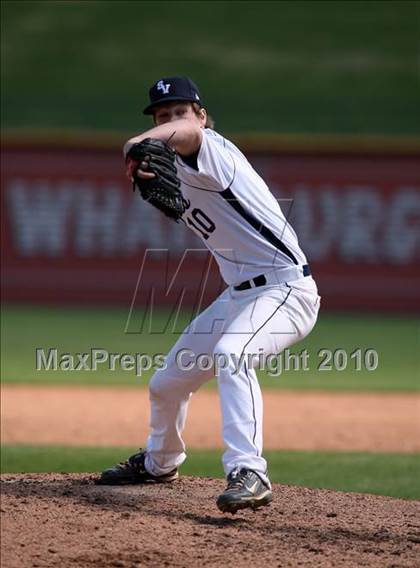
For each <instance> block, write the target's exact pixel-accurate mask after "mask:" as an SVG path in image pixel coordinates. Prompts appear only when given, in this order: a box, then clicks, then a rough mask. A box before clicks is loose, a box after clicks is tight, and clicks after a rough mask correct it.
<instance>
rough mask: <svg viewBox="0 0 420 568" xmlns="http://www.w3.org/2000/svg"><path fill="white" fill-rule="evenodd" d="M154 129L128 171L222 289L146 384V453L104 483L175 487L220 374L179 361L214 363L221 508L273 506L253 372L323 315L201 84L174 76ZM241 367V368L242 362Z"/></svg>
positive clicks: (151, 109)
mask: <svg viewBox="0 0 420 568" xmlns="http://www.w3.org/2000/svg"><path fill="white" fill-rule="evenodd" d="M149 94H150V104H149V106H147V108H146V109H145V111H144V113H145V114H149V115H152V117H153V121H154V127H153V128H151V129H150V130H148V131H147V132H144V133H143V134H140V135H139V136H136V137H135V138H132V139H130V140H129V141H128V142H127V143H126V144H125V146H124V156H125V160H126V167H127V175H128V177H129V179H130V180H131V181H132V182H133V185H134V187H135V188H137V189H138V190H139V192H140V195H141V196H142V198H143V199H145V200H146V201H147V202H148V203H149V205H148V206H155V207H157V208H159V209H160V210H161V211H162V212H163V213H164V214H165V215H167V216H169V217H170V218H172V219H174V220H175V221H177V222H179V223H183V224H184V225H185V226H186V227H188V228H189V229H191V230H192V231H194V233H195V234H196V235H197V236H198V237H199V238H201V239H202V241H203V243H204V244H205V246H206V247H207V248H208V249H209V250H210V251H211V253H212V254H213V255H214V257H215V259H216V261H217V263H218V266H219V268H220V272H221V275H222V277H223V279H224V281H225V282H226V284H227V288H226V289H225V290H224V291H223V293H222V294H221V295H220V296H219V297H218V298H217V299H216V300H215V301H214V302H213V303H212V304H211V305H210V306H209V307H208V308H207V309H206V310H204V311H203V312H202V313H201V314H200V315H199V316H198V317H197V318H196V319H195V320H194V321H193V322H191V323H190V324H189V325H188V327H187V328H186V329H185V330H184V332H183V334H182V335H181V336H180V338H179V339H178V341H177V342H176V344H175V345H174V346H173V348H172V349H171V351H170V352H169V354H168V355H167V359H166V368H164V369H159V370H157V371H156V372H155V374H154V375H153V377H152V379H151V381H150V387H149V388H150V401H151V423H150V427H151V429H150V435H149V437H148V440H147V447H146V449H145V450H140V451H139V452H138V453H137V454H135V455H133V456H131V457H130V458H128V460H127V461H126V462H124V463H120V464H118V465H116V466H114V467H111V468H109V469H107V470H105V471H104V472H103V473H102V475H101V477H100V478H99V479H98V480H97V483H101V484H127V483H149V482H160V483H162V482H171V481H173V480H175V479H176V478H177V477H178V468H179V466H180V465H181V464H182V463H183V461H184V460H185V458H186V453H185V450H186V448H185V444H184V442H183V439H182V432H183V430H184V426H185V421H186V417H187V409H188V403H189V400H190V397H191V394H192V393H194V392H195V391H197V389H198V388H199V387H200V386H201V385H202V384H203V383H205V382H206V381H209V380H210V379H211V378H212V377H213V376H214V370H213V369H210V370H205V371H204V370H200V368H199V367H198V366H197V365H195V366H190V367H189V368H188V370H186V369H185V368H180V365H179V364H178V358H177V354H178V353H179V352H180V351H182V350H183V349H188V350H189V352H193V353H195V354H196V355H199V354H202V353H206V354H209V355H211V356H212V357H219V361H220V360H222V361H223V362H224V363H225V364H223V365H221V366H220V369H219V373H218V376H217V380H218V387H219V395H220V402H221V411H222V421H223V439H224V444H225V452H224V455H223V466H224V470H225V473H226V476H227V487H226V490H225V491H224V492H223V493H222V494H221V495H220V496H219V497H218V499H217V506H218V508H219V509H220V510H221V511H223V512H230V513H236V511H237V510H239V509H244V508H248V507H250V508H253V509H256V508H258V507H261V506H264V505H267V504H268V503H270V501H271V500H272V490H271V484H270V480H269V477H268V472H267V462H266V460H265V459H264V457H263V455H262V451H263V433H262V432H263V400H262V395H261V389H260V386H259V383H258V379H257V375H256V372H255V368H256V367H257V364H258V361H259V360H261V359H260V357H261V354H264V355H265V356H268V355H273V354H278V353H281V352H282V351H283V350H284V349H286V348H288V347H290V346H291V345H293V344H294V343H296V342H298V341H300V340H302V339H303V338H304V337H306V336H307V335H308V334H309V333H310V331H311V330H312V328H313V327H314V325H315V323H316V320H317V316H318V310H319V300H320V297H319V295H318V291H317V286H316V284H315V281H314V279H313V278H312V276H311V270H310V267H309V265H308V261H307V259H306V257H305V254H304V253H303V251H302V249H301V248H300V246H299V243H298V239H297V236H296V234H295V232H294V230H293V228H292V227H291V226H290V224H289V223H288V222H287V220H286V218H285V216H284V214H283V212H282V210H281V207H280V205H279V203H278V202H277V200H276V199H275V198H274V196H273V195H272V194H271V192H270V190H269V188H268V187H267V185H266V183H265V182H264V180H263V179H262V178H261V177H260V176H259V175H258V173H257V172H256V171H255V170H254V169H253V167H252V165H251V164H250V163H249V162H248V160H247V159H246V158H245V156H244V155H243V154H242V153H241V151H240V150H239V149H238V148H237V147H236V146H235V145H234V144H233V143H232V142H230V141H229V140H227V139H226V138H224V137H223V136H221V135H220V134H218V133H217V132H215V131H214V130H213V129H212V123H211V119H210V118H209V116H208V115H207V112H206V110H205V108H204V105H203V102H202V100H201V96H200V93H199V90H198V88H197V86H196V85H195V84H194V83H193V81H191V80H190V79H189V78H187V77H167V78H163V79H160V80H159V81H157V82H156V83H155V84H154V85H153V87H152V88H151V89H150V92H149ZM238 361H239V363H240V364H239V365H238Z"/></svg>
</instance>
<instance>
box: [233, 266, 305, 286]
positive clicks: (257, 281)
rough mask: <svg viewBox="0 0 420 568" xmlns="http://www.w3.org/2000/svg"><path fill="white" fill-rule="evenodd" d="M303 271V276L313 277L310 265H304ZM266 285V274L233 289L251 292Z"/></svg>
mask: <svg viewBox="0 0 420 568" xmlns="http://www.w3.org/2000/svg"><path fill="white" fill-rule="evenodd" d="M302 270H303V276H310V275H311V269H310V267H309V264H304V265H303V266H302ZM266 284H267V278H266V277H265V276H264V274H260V275H259V276H256V277H255V278H252V279H251V280H245V282H241V283H240V284H238V285H237V286H234V287H233V289H234V290H238V291H241V290H249V289H250V288H258V287H259V286H265V285H266Z"/></svg>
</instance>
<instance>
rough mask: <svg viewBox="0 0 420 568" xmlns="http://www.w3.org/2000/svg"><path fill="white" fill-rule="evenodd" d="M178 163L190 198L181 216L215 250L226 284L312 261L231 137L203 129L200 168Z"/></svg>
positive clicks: (183, 191) (184, 186)
mask: <svg viewBox="0 0 420 568" xmlns="http://www.w3.org/2000/svg"><path fill="white" fill-rule="evenodd" d="M176 164H177V170H178V175H179V178H180V180H181V190H182V193H183V195H184V197H185V199H186V200H187V202H188V204H189V206H188V209H187V210H186V211H185V213H184V215H183V218H182V220H183V221H184V222H185V224H186V225H187V226H188V227H189V228H190V229H192V230H193V231H194V232H195V233H196V234H197V235H198V236H199V237H200V238H201V239H202V240H203V242H204V244H205V245H206V247H207V248H208V249H209V250H210V251H211V252H212V253H213V255H214V256H215V259H216V261H217V263H218V265H219V268H220V272H221V275H222V277H223V279H224V280H225V282H226V284H228V285H237V284H239V283H240V282H242V281H244V280H249V279H251V278H255V277H256V276H258V275H260V274H266V273H268V272H270V271H272V270H277V269H282V268H286V267H290V266H296V265H304V264H306V263H307V261H306V258H305V255H304V253H303V252H302V250H301V248H300V247H299V243H298V239H297V236H296V233H295V232H294V230H293V229H292V227H291V226H290V224H289V223H288V222H287V219H286V217H285V215H284V214H283V211H282V210H281V207H280V205H279V203H278V201H277V200H276V198H275V197H274V196H273V195H272V193H271V192H270V190H269V188H268V187H267V184H266V183H265V182H264V180H263V179H262V178H261V177H260V176H259V175H258V173H257V172H256V171H255V170H254V168H253V167H252V166H251V164H250V163H249V162H248V160H247V159H246V158H245V156H244V155H243V154H242V152H241V151H240V150H239V149H238V148H237V147H236V146H235V145H234V144H233V143H232V142H230V141H229V140H226V139H225V138H223V136H221V135H220V134H218V133H217V132H215V131H214V130H211V129H204V130H203V140H202V143H201V147H200V150H199V152H198V157H197V167H198V171H197V170H196V169H194V168H193V167H191V166H190V165H188V164H187V163H186V162H184V161H183V160H182V158H181V157H180V156H177V161H176Z"/></svg>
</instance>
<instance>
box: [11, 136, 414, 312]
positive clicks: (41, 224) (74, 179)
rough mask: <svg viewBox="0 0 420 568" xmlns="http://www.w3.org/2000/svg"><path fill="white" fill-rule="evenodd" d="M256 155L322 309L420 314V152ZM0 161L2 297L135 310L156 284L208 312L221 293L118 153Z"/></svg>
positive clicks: (201, 253) (199, 254)
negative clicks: (137, 187) (135, 186)
mask: <svg viewBox="0 0 420 568" xmlns="http://www.w3.org/2000/svg"><path fill="white" fill-rule="evenodd" d="M248 158H249V159H250V161H251V162H252V163H253V165H254V166H255V168H256V169H257V171H259V172H260V173H261V174H262V176H263V177H264V179H265V180H266V181H267V183H268V185H269V186H270V187H271V189H272V191H273V193H274V194H275V195H276V196H277V197H278V198H279V199H281V205H282V207H283V210H284V211H285V213H286V214H287V215H288V218H289V220H290V221H291V223H292V224H293V226H294V228H295V229H296V232H297V233H298V236H299V238H300V242H301V244H302V247H303V249H304V250H305V252H306V254H307V256H308V259H309V262H310V264H311V267H312V272H313V274H314V276H315V279H316V280H317V282H318V285H319V289H320V293H321V296H322V298H323V300H322V303H323V307H324V308H327V309H340V310H341V309H343V310H381V311H382V310H386V311H407V312H413V311H415V310H416V311H418V310H419V307H420V285H419V284H420V282H419V270H418V260H419V218H420V160H419V159H418V156H413V155H411V156H410V155H407V156H402V155H392V154H387V155H385V154H384V155H357V154H354V152H353V153H352V154H348V155H344V154H343V153H341V154H340V153H336V154H334V153H331V154H329V155H326V154H325V153H323V154H320V155H316V154H315V153H313V154H308V153H306V154H303V153H302V154H299V153H298V152H295V153H293V154H292V153H282V154H280V153H278V154H266V155H261V154H255V155H253V154H251V153H249V154H248ZM2 165H3V168H2V184H1V197H2V210H3V220H2V263H3V270H2V297H3V300H6V301H31V302H34V301H41V302H84V303H107V302H110V303H116V302H117V303H125V304H126V305H130V304H131V302H132V301H133V300H134V302H137V303H139V304H142V303H145V302H147V301H148V298H149V296H150V293H151V289H152V288H155V291H154V301H155V302H158V303H164V304H173V303H174V302H177V301H182V302H183V303H185V304H195V303H196V302H199V303H200V305H205V304H207V303H208V302H209V301H210V300H211V299H212V298H214V297H215V295H216V294H217V293H218V292H219V291H220V289H221V287H222V286H223V285H222V283H221V281H220V277H219V276H218V272H217V269H216V267H215V266H214V263H213V262H211V260H210V258H209V255H208V253H207V252H206V251H205V250H203V248H204V247H203V245H202V243H201V241H200V240H199V239H198V238H196V237H195V236H194V235H193V233H192V232H191V231H190V230H188V229H186V228H185V227H184V226H183V225H182V224H179V225H177V224H175V223H173V222H171V221H170V220H167V219H166V218H165V217H164V216H163V215H160V214H159V213H158V212H157V211H155V210H154V209H153V208H152V207H151V206H148V205H147V204H145V203H144V202H143V201H142V200H141V199H140V197H139V195H137V194H133V193H132V192H131V188H130V184H129V183H128V182H127V180H126V179H125V178H124V175H123V169H124V168H123V162H122V158H121V149H119V148H115V149H109V148H108V149H104V148H103V149H92V148H90V149H83V148H80V149H77V148H74V147H71V148H70V147H69V148H66V147H64V146H60V145H57V146H53V145H45V144H44V145H43V146H39V147H37V146H35V145H34V146H32V147H31V146H28V145H22V146H21V147H19V146H17V145H13V146H10V147H7V146H6V147H5V148H3V150H2ZM165 249H168V250H169V252H165ZM146 250H149V252H148V254H147V255H145V251H146ZM153 251H154V252H153ZM180 261H182V263H181V265H180ZM142 267H143V269H142ZM175 274H176V278H174V279H173V282H172V287H170V288H169V291H168V286H169V285H170V284H171V279H172V278H173V276H174V275H175ZM182 291H183V292H182ZM182 293H183V296H182V298H181V299H180V294H181V295H182Z"/></svg>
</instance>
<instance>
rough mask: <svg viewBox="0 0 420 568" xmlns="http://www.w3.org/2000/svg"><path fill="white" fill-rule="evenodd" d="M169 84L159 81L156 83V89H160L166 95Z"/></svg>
mask: <svg viewBox="0 0 420 568" xmlns="http://www.w3.org/2000/svg"><path fill="white" fill-rule="evenodd" d="M170 86H171V84H170V83H164V82H163V81H159V82H158V84H157V85H156V89H157V90H158V91H162V94H163V95H167V94H168V93H169V87H170Z"/></svg>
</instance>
